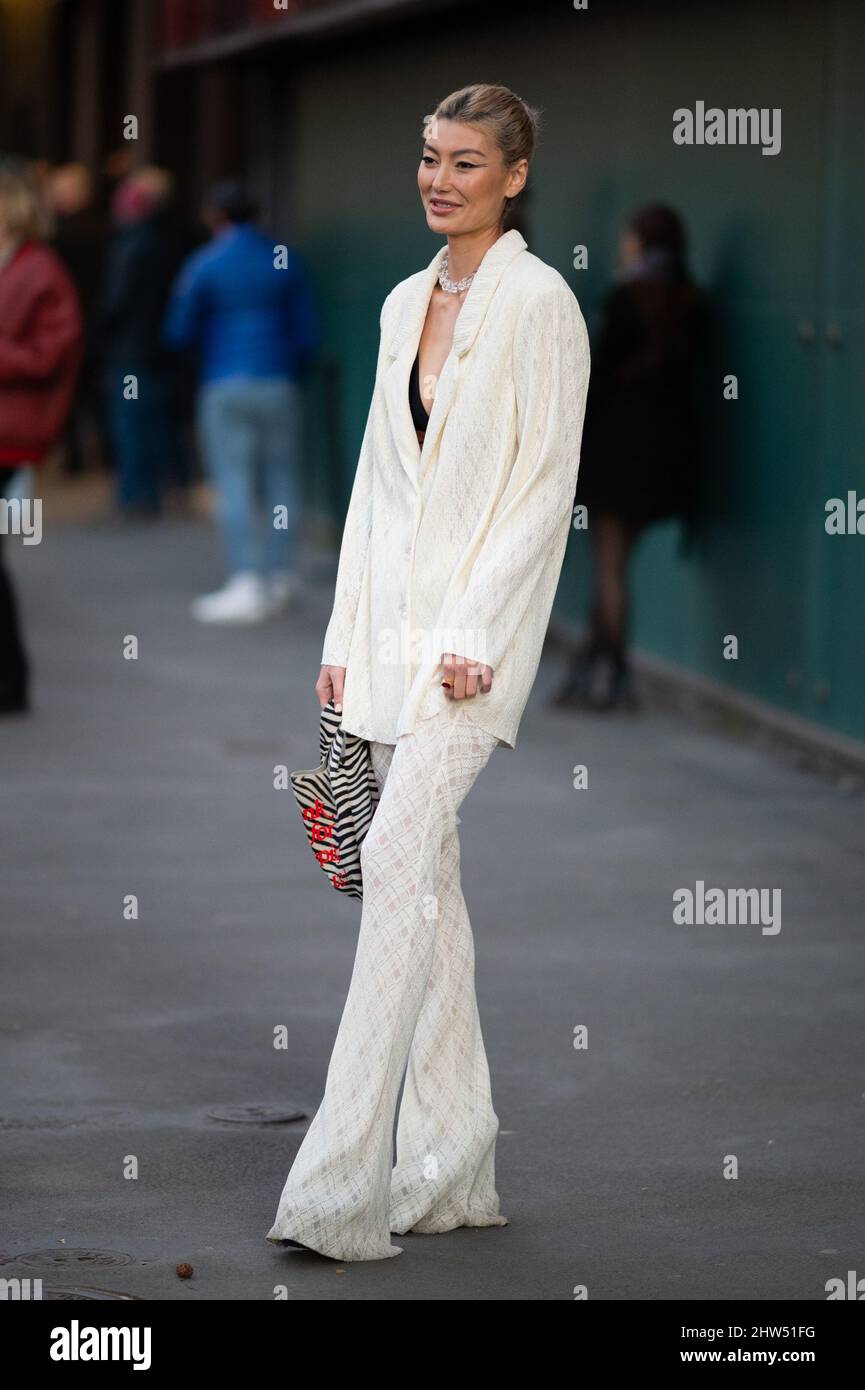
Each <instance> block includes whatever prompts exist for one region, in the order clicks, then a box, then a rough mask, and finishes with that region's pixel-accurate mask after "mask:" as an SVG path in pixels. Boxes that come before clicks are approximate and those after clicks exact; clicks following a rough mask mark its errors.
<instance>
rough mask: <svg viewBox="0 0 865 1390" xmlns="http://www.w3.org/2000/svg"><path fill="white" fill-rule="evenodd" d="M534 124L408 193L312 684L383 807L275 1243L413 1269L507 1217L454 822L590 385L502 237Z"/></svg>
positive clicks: (499, 117)
mask: <svg viewBox="0 0 865 1390" xmlns="http://www.w3.org/2000/svg"><path fill="white" fill-rule="evenodd" d="M535 128H536V113H535V112H534V111H533V110H532V108H531V107H528V106H527V105H526V104H525V103H524V102H523V101H521V100H520V98H519V97H517V96H515V95H514V93H512V92H510V91H509V90H508V89H507V88H505V87H500V86H490V85H487V84H478V85H475V86H471V87H466V88H464V89H462V90H460V91H458V92H455V93H453V94H452V95H451V96H449V97H448V98H447V99H446V100H445V101H443V102H441V103H440V104H439V106H438V107H437V109H436V111H435V112H434V113H433V115H432V116H429V117H427V118H426V125H425V129H424V144H423V153H422V157H421V164H420V168H419V171H418V185H419V188H420V195H421V201H422V203H423V207H424V210H425V212H426V218H427V225H428V226H429V228H430V230H431V231H433V232H435V233H438V234H439V235H441V236H444V237H446V238H447V241H446V244H445V245H444V246H442V247H441V248H440V250H439V251H438V252H437V253H436V254H435V256H434V257H433V258H432V260H431V261H430V263H429V265H428V266H427V267H426V268H425V269H424V270H420V271H418V272H417V274H415V275H411V276H409V277H408V279H406V280H403V281H401V282H400V283H399V284H398V285H397V286H396V287H395V288H394V289H393V290H392V291H391V292H390V294H389V295H388V296H387V298H386V300H385V302H384V305H383V308H382V311H381V342H380V347H379V353H378V364H377V370H376V379H375V388H374V391H373V397H372V404H371V407H370V411H369V416H368V419H367V424H366V430H365V434H364V439H363V444H362V447H361V452H360V458H359V461H358V466H357V472H356V476H355V481H354V486H353V489H352V494H351V500H350V503H349V509H348V513H347V516H346V521H345V529H344V533H343V539H342V548H341V551H340V559H339V566H338V571H337V579H336V593H335V598H334V605H333V612H332V615H331V618H330V622H329V624H328V627H327V632H326V634H325V639H324V648H323V651H322V663H323V664H322V668H321V674H320V676H319V680H318V683H317V685H316V691H317V693H318V697H319V700H320V702H321V704H322V705H324V704H325V703H326V702H327V701H328V700H330V699H333V700H334V702H335V704H336V707H337V709H339V708H340V707H341V708H342V724H343V727H344V728H345V729H346V730H347V731H348V732H350V733H353V734H357V735H359V736H361V737H363V738H365V739H367V740H368V741H369V743H370V747H371V754H372V759H373V766H374V769H375V772H376V776H377V778H378V781H379V784H380V787H381V799H380V801H379V804H378V808H377V810H376V813H375V816H374V818H373V821H372V824H371V826H370V829H369V832H368V834H367V836H366V839H365V840H364V842H363V847H362V852H361V869H362V873H363V884H364V900H363V912H362V917H361V924H360V933H359V938H358V946H357V954H356V957H355V962H354V970H353V973H352V978H351V983H350V987H349V992H348V998H347V1000H346V1004H345V1009H344V1012H343V1015H342V1019H341V1022H340V1026H339V1031H338V1033H337V1038H336V1043H335V1045H334V1049H333V1055H332V1057H331V1060H330V1066H329V1068H328V1073H327V1081H326V1087H325V1094H324V1098H323V1100H322V1103H321V1106H320V1108H319V1110H318V1111H317V1113H316V1115H315V1117H314V1119H313V1121H312V1124H311V1125H310V1127H309V1129H308V1131H307V1133H306V1135H305V1137H304V1140H303V1142H302V1144H301V1146H300V1149H299V1150H298V1153H297V1156H296V1158H295V1161H294V1164H293V1166H292V1168H291V1171H290V1173H289V1175H288V1178H287V1180H286V1183H285V1186H284V1189H283V1191H282V1195H281V1198H280V1201H279V1207H278V1211H277V1214H276V1219H275V1221H274V1224H273V1226H272V1227H271V1230H270V1231H269V1232H268V1235H267V1237H266V1238H267V1239H268V1240H270V1241H272V1242H273V1243H275V1244H283V1243H287V1244H291V1245H299V1246H302V1247H304V1248H306V1249H310V1250H316V1251H318V1252H320V1253H321V1254H323V1255H328V1256H331V1257H332V1258H335V1259H340V1260H376V1259H384V1258H387V1257H388V1256H392V1255H398V1254H400V1253H401V1252H402V1247H401V1246H398V1245H394V1244H392V1243H391V1239H390V1236H391V1233H392V1232H396V1233H397V1234H402V1233H405V1232H407V1231H414V1232H422V1233H430V1234H431V1233H436V1232H444V1231H450V1230H453V1229H455V1228H456V1227H459V1226H503V1225H506V1224H507V1218H506V1217H505V1216H503V1215H501V1213H500V1211H499V1198H498V1194H497V1192H496V1184H495V1143H496V1137H497V1134H498V1128H499V1122H498V1118H497V1116H496V1113H495V1111H494V1109H493V1105H492V1098H491V1093H490V1076H489V1069H488V1066H487V1058H486V1053H485V1050H484V1044H483V1038H482V1036H481V1026H480V1020H479V1017H478V1008H477V1000H476V997H475V985H474V944H473V940H472V932H471V927H470V924H469V919H468V914H467V912H466V905H465V901H464V899H463V895H462V892H461V890H460V873H459V866H460V847H459V837H458V831H457V826H458V825H459V816H458V811H459V808H460V805H461V803H462V801H463V799H464V797H465V796H466V794H467V792H468V791H469V789H470V788H471V786H472V784H473V783H474V781H475V779H476V777H477V775H478V773H479V772H480V771H481V770H482V768H483V767H484V766H485V765H486V763H487V761H488V760H489V758H490V755H491V754H492V752H493V750H494V749H495V748H496V747H497V746H499V745H501V746H503V747H505V748H511V749H512V748H514V746H515V743H516V736H517V728H518V725H519V722H520V718H521V715H522V712H523V709H524V707H525V704H526V701H527V699H528V696H529V692H530V690H531V687H532V684H533V682H534V678H535V675H536V672H537V668H538V663H539V660H540V654H541V647H542V644H543V640H544V634H545V632H546V628H547V624H548V620H549V616H550V610H551V608H552V604H553V598H554V595H555V591H556V587H557V584H558V579H559V574H560V571H561V567H562V561H563V559H564V553H565V546H566V544H567V538H568V533H569V530H570V522H571V515H572V506H573V498H574V491H575V487H576V482H577V470H578V465H579V455H580V439H581V434H582V426H583V413H584V409H585V401H586V389H587V385H588V378H589V347H588V336H587V333H586V327H585V323H584V321H583V316H582V314H581V312H580V308H579V305H578V303H577V300H576V299H575V297H574V294H573V292H572V291H571V289H570V288H569V286H568V284H567V282H566V281H565V280H564V279H563V278H562V276H561V275H560V274H559V273H558V271H557V270H555V269H553V268H552V267H551V266H549V265H546V264H545V263H544V262H543V261H541V260H539V259H538V258H537V257H536V256H534V255H532V253H531V252H530V251H529V250H528V249H527V245H526V242H525V240H524V239H523V237H522V236H521V234H520V233H519V232H518V231H517V230H516V229H515V228H512V229H511V230H505V226H506V223H507V219H508V213H509V209H510V208H511V206H512V204H513V200H514V199H515V198H516V197H517V196H518V195H519V193H520V191H521V189H522V188H523V186H524V184H525V182H526V176H527V173H528V168H529V161H530V158H531V156H532V152H533V146H534V135H535ZM505 852H506V851H505ZM403 1081H404V1085H403V1093H402V1100H401V1103H400V1105H399V1116H398V1122H397V1134H396V1163H395V1165H394V1155H393V1128H394V1119H395V1116H396V1111H397V1102H398V1097H399V1089H400V1084H401V1083H402V1082H403Z"/></svg>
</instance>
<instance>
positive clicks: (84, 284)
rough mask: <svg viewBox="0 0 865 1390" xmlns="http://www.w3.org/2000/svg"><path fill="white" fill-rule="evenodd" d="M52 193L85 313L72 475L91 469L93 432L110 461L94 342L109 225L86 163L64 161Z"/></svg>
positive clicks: (59, 243)
mask: <svg viewBox="0 0 865 1390" xmlns="http://www.w3.org/2000/svg"><path fill="white" fill-rule="evenodd" d="M46 194H47V199H48V204H49V207H50V209H51V212H52V214H53V217H54V229H53V235H52V237H51V247H52V249H53V250H54V251H56V252H57V255H58V256H59V257H60V259H61V261H62V262H63V264H64V265H65V266H66V269H67V270H68V271H69V274H70V276H71V277H72V282H73V284H74V285H75V288H76V290H77V292H78V299H79V302H80V304H81V311H82V313H83V315H84V360H83V362H82V366H81V373H80V375H79V378H78V389H77V391H76V395H75V403H74V406H73V410H72V418H71V419H70V422H69V429H68V432H67V436H66V463H65V468H66V472H67V473H81V472H83V470H84V468H85V467H86V458H85V450H86V445H87V441H88V437H89V436H90V437H95V438H96V439H97V440H98V443H99V450H100V456H101V462H102V463H103V465H107V464H108V462H109V458H108V435H107V431H106V429H105V421H104V415H103V402H102V390H101V383H100V380H99V362H98V356H97V353H96V344H95V341H94V327H95V319H96V314H97V310H98V307H99V296H100V292H101V288H102V274H103V269H104V265H105V252H106V247H107V242H108V226H107V222H106V220H105V219H104V217H103V216H102V215H100V213H99V212H98V211H97V209H96V207H95V205H94V199H93V179H92V176H91V174H90V170H89V169H88V168H87V167H86V166H85V165H84V164H61V165H60V166H59V167H58V168H56V169H52V170H51V171H50V172H49V173H48V175H47V176H46Z"/></svg>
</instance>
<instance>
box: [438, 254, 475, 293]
mask: <svg viewBox="0 0 865 1390" xmlns="http://www.w3.org/2000/svg"><path fill="white" fill-rule="evenodd" d="M476 275H477V271H476V270H473V271H472V273H471V275H464V276H463V278H462V279H461V280H450V279H448V258H447V252H445V256H444V260H443V261H442V263H441V266H440V268H439V284H440V285H441V287H442V289H443V290H446V291H447V293H448V294H462V292H463V290H467V289H468V287H469V285H470V284H471V282H472V280H474V278H475V276H476Z"/></svg>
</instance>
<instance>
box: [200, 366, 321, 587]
mask: <svg viewBox="0 0 865 1390" xmlns="http://www.w3.org/2000/svg"><path fill="white" fill-rule="evenodd" d="M197 416H198V436H199V442H200V445H201V450H202V455H203V461H204V467H205V470H206V472H207V474H208V475H209V478H210V481H211V482H212V483H213V486H214V488H215V490H216V499H217V504H216V505H217V519H218V521H219V526H220V530H221V532H222V538H223V542H224V545H225V549H226V554H227V559H228V565H229V572H230V573H231V574H236V573H237V571H238V570H255V571H257V572H258V573H260V574H266V573H272V572H273V571H275V570H293V569H294V568H295V562H296V554H297V544H298V535H299V530H300V513H301V487H300V477H299V466H298V456H299V448H300V388H299V386H298V384H297V382H294V381H290V380H288V379H287V378H284V377H241V376H237V377H227V378H225V379H224V380H219V381H213V382H208V383H207V384H206V385H204V386H203V387H202V388H201V391H200V392H199V396H198V411H197ZM262 506H263V507H264V523H265V525H264V543H263V545H262V542H261V531H260V509H261V508H262Z"/></svg>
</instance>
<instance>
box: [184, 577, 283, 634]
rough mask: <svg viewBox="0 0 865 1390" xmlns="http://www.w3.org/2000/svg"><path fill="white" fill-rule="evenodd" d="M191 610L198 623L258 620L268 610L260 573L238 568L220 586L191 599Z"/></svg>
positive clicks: (267, 597) (264, 616)
mask: <svg viewBox="0 0 865 1390" xmlns="http://www.w3.org/2000/svg"><path fill="white" fill-rule="evenodd" d="M191 611H192V616H193V617H194V618H197V619H198V621H199V622H200V623H261V622H263V621H264V619H265V618H267V617H268V616H269V614H270V600H269V596H268V593H267V590H266V588H265V586H264V584H263V583H262V581H261V578H260V576H259V575H257V574H256V573H255V572H254V571H253V570H241V571H239V572H238V573H237V574H233V575H232V576H231V578H230V579H229V580H228V582H227V583H226V585H225V587H224V588H222V589H217V590H216V592H215V593H212V594H202V595H201V596H200V597H199V598H197V599H195V600H194V601H193V603H192V606H191Z"/></svg>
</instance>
